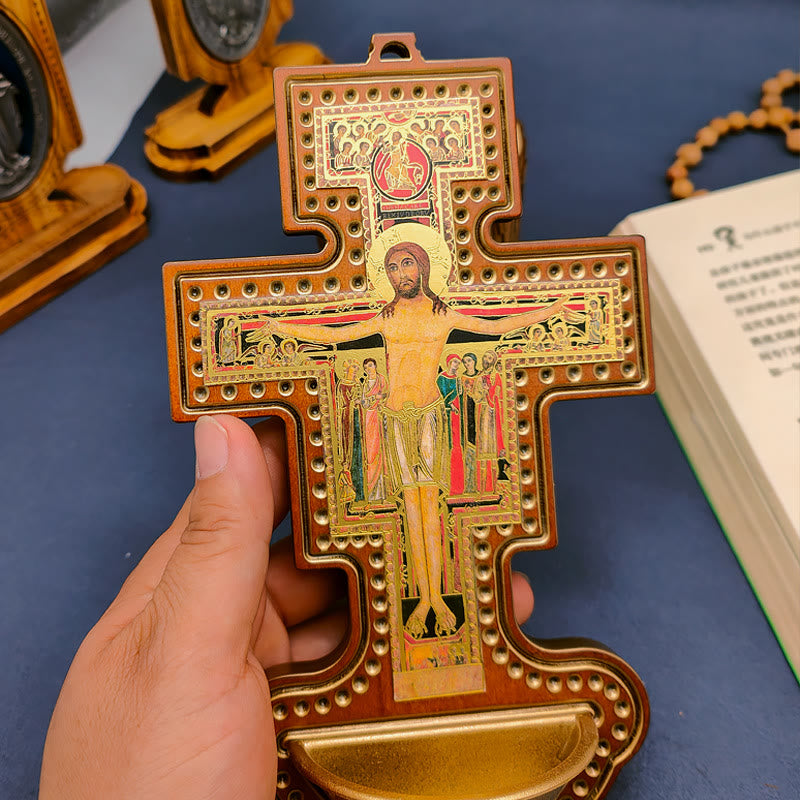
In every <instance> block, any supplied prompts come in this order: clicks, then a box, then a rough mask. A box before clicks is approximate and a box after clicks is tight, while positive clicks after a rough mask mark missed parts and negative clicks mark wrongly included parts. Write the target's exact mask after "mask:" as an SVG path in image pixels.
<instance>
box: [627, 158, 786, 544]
mask: <svg viewBox="0 0 800 800" xmlns="http://www.w3.org/2000/svg"><path fill="white" fill-rule="evenodd" d="M624 225H625V228H626V229H627V230H629V231H631V230H632V231H634V232H636V233H641V234H643V235H644V236H645V239H646V243H647V252H648V259H649V261H650V269H651V271H657V274H658V277H659V279H660V284H662V285H663V287H664V288H665V290H666V291H667V292H668V293H669V295H670V298H671V300H672V304H673V305H674V307H675V308H676V309H677V310H678V312H679V313H680V315H681V316H682V317H683V322H684V324H685V325H686V327H687V329H688V331H689V333H690V335H691V337H692V339H693V340H694V342H695V344H696V346H697V347H698V348H699V350H700V352H701V353H702V355H703V357H704V360H705V361H706V366H707V368H708V370H709V372H710V374H711V375H712V377H713V380H714V381H715V382H716V383H717V385H718V386H719V388H720V390H721V392H722V394H723V395H724V396H725V398H726V400H727V401H728V403H729V405H730V410H731V412H732V414H733V415H734V417H735V422H736V424H738V426H739V427H740V428H741V430H742V432H743V434H744V436H745V438H746V439H747V442H748V444H749V446H750V448H751V449H752V451H753V453H754V454H755V456H756V458H757V459H758V461H759V463H760V465H761V467H762V469H763V472H764V475H765V476H766V478H767V481H768V483H769V484H770V486H771V490H772V493H774V496H777V500H778V502H779V503H780V505H781V506H782V509H781V510H782V511H783V515H780V516H783V517H784V519H785V518H787V517H788V519H789V520H790V521H791V524H792V526H793V529H794V532H795V536H797V535H798V528H800V488H799V487H800V171H794V172H789V173H785V174H782V175H777V176H774V177H771V178H765V179H763V180H760V181H754V182H752V183H748V184H744V185H742V186H737V187H734V188H732V189H724V190H721V191H718V192H713V193H711V194H709V195H705V196H702V197H698V198H692V199H689V200H682V201H680V202H678V203H673V204H670V205H666V206H661V207H659V208H654V209H650V210H648V211H643V212H640V213H638V214H633V215H631V216H630V217H629V218H628V219H627V220H626V222H625V224H624ZM657 369H658V365H656V370H657Z"/></svg>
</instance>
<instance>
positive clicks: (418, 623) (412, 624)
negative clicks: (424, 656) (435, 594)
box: [406, 600, 431, 639]
mask: <svg viewBox="0 0 800 800" xmlns="http://www.w3.org/2000/svg"><path fill="white" fill-rule="evenodd" d="M430 610H431V606H430V603H426V602H425V601H423V600H420V601H419V603H417V607H416V608H415V609H414V610H413V611H412V612H411V614H410V615H409V617H408V619H407V620H406V633H408V634H409V635H410V636H413V637H414V638H415V639H421V638H422V637H423V636H424V635H425V631H426V630H427V628H426V627H425V618H426V617H427V616H428V612H429V611H430Z"/></svg>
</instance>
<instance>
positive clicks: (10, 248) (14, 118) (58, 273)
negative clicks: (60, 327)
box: [0, 0, 147, 331]
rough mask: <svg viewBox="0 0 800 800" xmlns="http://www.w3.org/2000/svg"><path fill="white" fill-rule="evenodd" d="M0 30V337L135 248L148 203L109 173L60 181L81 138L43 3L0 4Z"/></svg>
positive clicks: (86, 171) (119, 173)
mask: <svg viewBox="0 0 800 800" xmlns="http://www.w3.org/2000/svg"><path fill="white" fill-rule="evenodd" d="M0 26H2V30H0V50H2V54H1V55H2V57H3V58H4V59H5V60H4V61H3V62H2V63H3V64H4V65H5V69H6V70H7V71H9V73H11V72H14V73H15V75H16V76H17V77H16V81H15V80H14V79H11V80H9V79H8V76H6V79H5V83H4V84H3V85H4V87H5V94H4V96H3V104H2V106H0V128H2V130H0V148H2V149H1V150H0V158H2V162H0V164H2V165H3V166H0V179H2V178H5V180H6V181H7V182H8V183H6V185H5V189H6V191H5V198H3V194H0V331H2V330H5V329H6V328H8V327H10V326H11V325H13V324H14V323H15V322H18V321H19V320H20V319H22V318H23V317H25V316H26V315H27V314H29V313H30V312H31V311H33V310H34V309H36V308H38V307H39V306H41V305H43V304H44V303H46V302H47V301H48V300H50V299H52V298H53V297H54V296H55V295H57V294H59V293H60V292H62V291H64V290H65V289H66V288H68V287H69V286H71V285H72V284H74V283H76V282H77V281H78V280H80V279H81V278H82V277H84V276H85V275H87V274H89V273H90V272H93V271H94V270H96V269H98V268H99V267H101V266H102V265H103V264H105V263H106V262H107V261H109V260H110V259H111V258H113V257H114V256H115V255H117V254H118V253H121V252H122V251H124V250H126V249H127V248H129V247H131V246H132V245H133V244H135V243H136V242H138V241H140V240H141V239H143V238H144V237H145V236H146V235H147V226H146V219H145V210H146V207H147V195H146V194H145V191H144V189H143V188H142V186H141V185H140V184H139V183H137V182H136V181H135V180H133V179H131V178H130V176H129V175H128V174H127V173H126V172H125V170H123V169H121V168H120V167H117V166H115V165H113V164H104V165H101V166H97V167H88V168H83V169H74V170H71V171H69V172H67V173H65V172H64V169H63V162H64V158H65V156H66V155H67V153H69V152H70V151H71V150H74V149H75V148H76V147H78V146H79V145H80V143H81V140H82V135H81V130H80V125H79V122H78V118H77V115H76V113H75V109H74V106H73V103H72V98H71V96H70V92H69V87H68V84H67V79H66V76H65V74H64V68H63V65H62V62H61V56H60V53H59V50H58V45H57V43H56V38H55V34H54V32H53V29H52V25H51V23H50V18H49V16H48V14H47V10H46V8H45V5H44V2H43V0H0ZM0 70H2V67H0ZM14 169H17V170H18V172H19V175H18V177H17V178H16V179H15V180H16V185H14V184H13V183H11V181H12V180H14V178H13V175H14V172H13V170H14ZM2 188H3V186H2V185H0V189H2Z"/></svg>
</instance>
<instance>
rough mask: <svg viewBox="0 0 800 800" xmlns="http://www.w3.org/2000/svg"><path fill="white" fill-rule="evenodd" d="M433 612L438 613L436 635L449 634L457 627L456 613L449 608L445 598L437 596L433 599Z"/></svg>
mask: <svg viewBox="0 0 800 800" xmlns="http://www.w3.org/2000/svg"><path fill="white" fill-rule="evenodd" d="M431 605H432V606H433V613H434V614H436V635H437V636H447V635H448V634H450V633H454V632H455V629H456V615H455V614H454V613H453V612H452V611H451V610H450V609H449V608H448V606H447V604H446V603H445V602H444V599H443V598H441V597H435V598H432V599H431Z"/></svg>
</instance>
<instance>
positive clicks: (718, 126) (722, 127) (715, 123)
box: [708, 117, 731, 136]
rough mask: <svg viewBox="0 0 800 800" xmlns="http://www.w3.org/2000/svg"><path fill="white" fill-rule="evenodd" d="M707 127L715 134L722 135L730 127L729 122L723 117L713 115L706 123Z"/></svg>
mask: <svg viewBox="0 0 800 800" xmlns="http://www.w3.org/2000/svg"><path fill="white" fill-rule="evenodd" d="M708 127H709V128H711V130H713V131H714V133H716V134H717V136H724V135H725V134H726V133H727V132H728V131H729V130H730V128H731V125H730V122H728V120H727V119H726V118H725V117H714V119H712V120H711V122H709V123H708Z"/></svg>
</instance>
